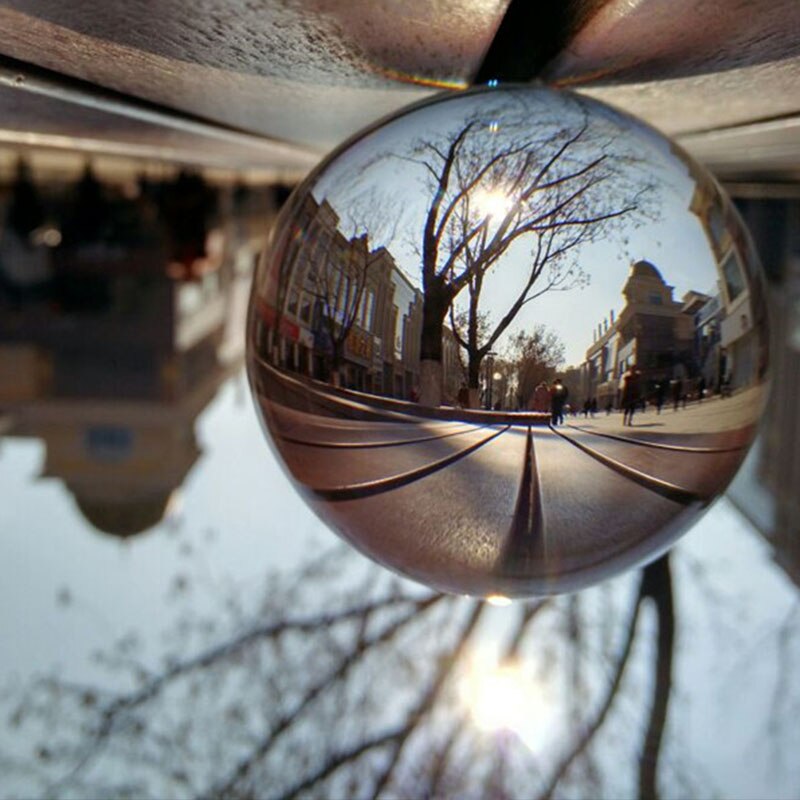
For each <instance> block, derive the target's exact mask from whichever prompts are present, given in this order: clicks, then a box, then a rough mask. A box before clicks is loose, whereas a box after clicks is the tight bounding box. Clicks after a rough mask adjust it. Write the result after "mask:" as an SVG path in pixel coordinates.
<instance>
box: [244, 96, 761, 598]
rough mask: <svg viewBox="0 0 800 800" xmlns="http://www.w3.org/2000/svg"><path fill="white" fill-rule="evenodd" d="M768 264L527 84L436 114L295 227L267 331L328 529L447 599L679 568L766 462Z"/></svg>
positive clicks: (701, 186)
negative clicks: (747, 459)
mask: <svg viewBox="0 0 800 800" xmlns="http://www.w3.org/2000/svg"><path fill="white" fill-rule="evenodd" d="M765 313H766V312H765V303H764V293H763V286H762V279H761V275H760V271H759V268H758V264H757V258H756V255H755V253H754V252H753V249H752V245H751V243H750V240H749V237H748V235H747V232H746V230H745V229H744V227H743V225H742V223H741V220H740V218H739V216H738V214H737V213H736V211H735V208H734V207H733V205H732V203H731V201H730V200H729V198H728V197H727V196H726V195H725V194H724V192H723V191H722V190H721V189H720V187H719V186H718V184H717V183H716V182H715V181H714V179H713V178H712V177H711V176H710V175H709V173H708V172H707V171H706V170H705V169H704V168H702V167H701V166H700V165H698V164H697V163H696V162H694V161H693V160H692V159H691V158H690V157H689V156H688V155H687V154H686V153H685V152H684V151H682V150H681V149H680V148H679V147H677V146H676V145H674V144H673V143H672V142H671V141H670V140H668V139H666V138H665V137H663V136H662V135H660V134H658V133H657V132H655V131H653V130H652V129H651V128H649V127H647V126H645V125H643V124H642V123H640V122H638V121H637V120H635V119H633V118H631V117H630V116H628V115H626V114H623V113H621V112H619V111H617V110H615V109H612V108H609V107H607V106H605V105H603V104H600V103H598V102H596V101H593V100H589V99H587V98H582V97H580V96H577V95H574V94H571V93H566V92H558V91H554V90H549V89H545V88H532V87H528V86H526V87H515V86H512V87H500V88H494V89H482V90H474V91H470V92H465V93H461V94H455V95H448V96H446V97H443V98H436V99H434V100H432V101H429V102H427V103H424V104H421V105H418V106H414V107H412V108H411V109H408V110H406V111H403V112H401V113H400V114H398V115H396V116H395V117H394V118H392V119H390V120H389V121H387V122H384V123H382V124H381V125H379V126H376V127H374V128H372V129H369V130H367V131H365V132H364V133H362V134H361V135H360V136H358V137H356V138H355V139H354V140H352V141H351V142H349V143H348V144H347V145H346V146H345V147H343V148H341V149H340V150H339V151H337V152H336V153H334V154H333V156H331V157H330V158H328V159H327V160H326V161H325V162H324V163H323V164H322V165H321V166H320V167H318V168H317V170H315V172H314V173H313V174H312V175H311V176H310V177H309V179H308V180H307V181H306V182H305V183H304V184H303V185H302V186H301V187H299V189H298V190H297V191H296V192H295V193H294V194H293V196H292V197H291V198H290V200H289V201H288V203H287V205H286V206H285V208H284V210H283V212H282V214H281V217H280V220H279V224H278V227H277V229H276V231H275V233H274V236H273V241H272V244H271V246H270V249H269V251H268V252H267V253H265V254H264V258H263V259H262V263H261V265H260V268H259V271H258V274H257V277H256V281H255V286H254V291H253V296H252V301H251V309H250V316H249V321H248V369H249V375H250V381H251V386H252V388H253V392H254V397H255V401H256V406H257V409H258V411H259V413H260V415H261V418H262V420H263V422H264V425H265V427H266V429H267V431H268V432H269V436H270V438H271V440H272V442H273V443H274V446H275V449H276V450H277V453H278V454H279V456H280V458H281V459H282V460H283V462H284V464H285V466H286V468H287V470H288V472H289V474H290V475H291V477H292V479H293V480H294V482H295V483H296V485H297V486H298V487H299V488H300V490H301V492H302V493H303V495H304V496H305V497H306V499H307V500H308V502H309V503H311V504H312V506H313V507H314V509H315V510H316V511H317V513H318V514H319V515H320V517H321V518H322V519H324V520H325V521H326V522H327V523H328V524H329V525H330V526H331V527H332V528H333V529H335V530H336V531H337V532H338V533H340V534H341V535H342V536H343V537H344V538H345V539H346V540H347V541H349V542H351V543H352V544H353V545H354V546H355V547H357V548H358V549H359V550H361V551H362V552H364V553H366V554H367V555H369V556H371V557H372V558H374V559H375V560H377V561H379V562H380V563H382V564H384V565H386V566H387V567H390V568H391V569H394V570H397V571H399V572H401V573H402V574H404V575H407V576H409V577H412V578H414V579H417V580H419V581H422V582H424V583H426V584H428V585H431V586H433V587H435V588H437V589H441V590H444V591H452V592H459V593H467V594H474V595H481V596H492V595H501V596H506V597H516V596H529V595H534V594H546V593H551V592H559V591H570V590H573V589H577V588H580V587H582V586H585V585H588V584H590V583H592V582H595V581H597V580H600V579H602V578H604V577H607V576H609V575H612V574H615V573H617V572H619V571H620V570H622V569H624V568H627V567H630V566H633V565H636V564H639V563H642V562H644V561H646V560H648V559H652V558H654V557H655V556H657V555H658V554H659V553H661V552H663V551H665V550H666V549H667V548H668V547H669V546H670V545H671V544H672V543H673V542H674V541H675V539H676V538H677V537H678V536H679V535H680V534H681V533H682V532H683V531H684V530H686V528H687V527H688V526H689V525H690V523H691V522H692V521H693V520H695V519H696V518H697V516H698V514H700V513H701V512H702V511H703V510H704V509H705V508H706V507H707V506H708V505H709V503H710V502H711V501H712V500H713V499H714V498H715V497H716V496H718V495H719V493H720V492H721V491H722V490H723V489H724V488H725V486H726V485H727V483H728V482H729V481H730V480H731V478H732V477H733V475H734V474H735V472H736V470H737V468H738V466H739V465H740V463H741V461H742V460H743V458H744V455H745V453H746V450H747V447H748V446H749V444H750V443H751V441H752V439H753V437H754V434H755V427H756V423H757V420H758V416H759V414H760V410H761V407H762V403H763V395H764V389H765V376H766V372H767V366H768V353H767V331H766V316H765Z"/></svg>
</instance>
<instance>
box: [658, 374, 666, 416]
mask: <svg viewBox="0 0 800 800" xmlns="http://www.w3.org/2000/svg"><path fill="white" fill-rule="evenodd" d="M666 394H667V384H666V382H665V381H659V382H658V383H657V384H656V410H657V411H658V413H659V414H660V413H661V408H662V407H663V405H664V397H665V396H666Z"/></svg>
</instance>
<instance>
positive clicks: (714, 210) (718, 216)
mask: <svg viewBox="0 0 800 800" xmlns="http://www.w3.org/2000/svg"><path fill="white" fill-rule="evenodd" d="M708 229H709V231H710V232H711V238H712V239H713V240H714V245H715V246H716V248H717V252H719V251H720V249H721V248H722V237H723V236H724V234H725V215H724V214H723V213H722V206H721V205H720V203H719V202H715V203H713V205H712V206H711V208H710V209H709V211H708Z"/></svg>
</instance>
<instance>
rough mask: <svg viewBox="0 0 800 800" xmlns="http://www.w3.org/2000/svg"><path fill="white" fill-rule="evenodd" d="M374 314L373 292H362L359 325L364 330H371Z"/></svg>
mask: <svg viewBox="0 0 800 800" xmlns="http://www.w3.org/2000/svg"><path fill="white" fill-rule="evenodd" d="M374 314H375V292H373V291H369V292H364V300H363V315H362V317H361V325H362V327H363V328H364V330H367V331H371V330H372V318H373V316H374Z"/></svg>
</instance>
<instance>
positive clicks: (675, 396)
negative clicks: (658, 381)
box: [670, 378, 683, 411]
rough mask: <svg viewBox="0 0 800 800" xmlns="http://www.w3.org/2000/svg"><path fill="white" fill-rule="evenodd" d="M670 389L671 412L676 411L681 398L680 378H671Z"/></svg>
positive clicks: (681, 382)
mask: <svg viewBox="0 0 800 800" xmlns="http://www.w3.org/2000/svg"><path fill="white" fill-rule="evenodd" d="M670 387H671V388H672V410H673V411H677V410H678V405H679V404H680V402H681V397H682V396H683V381H682V380H681V379H680V378H673V379H672V380H671V381H670Z"/></svg>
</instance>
